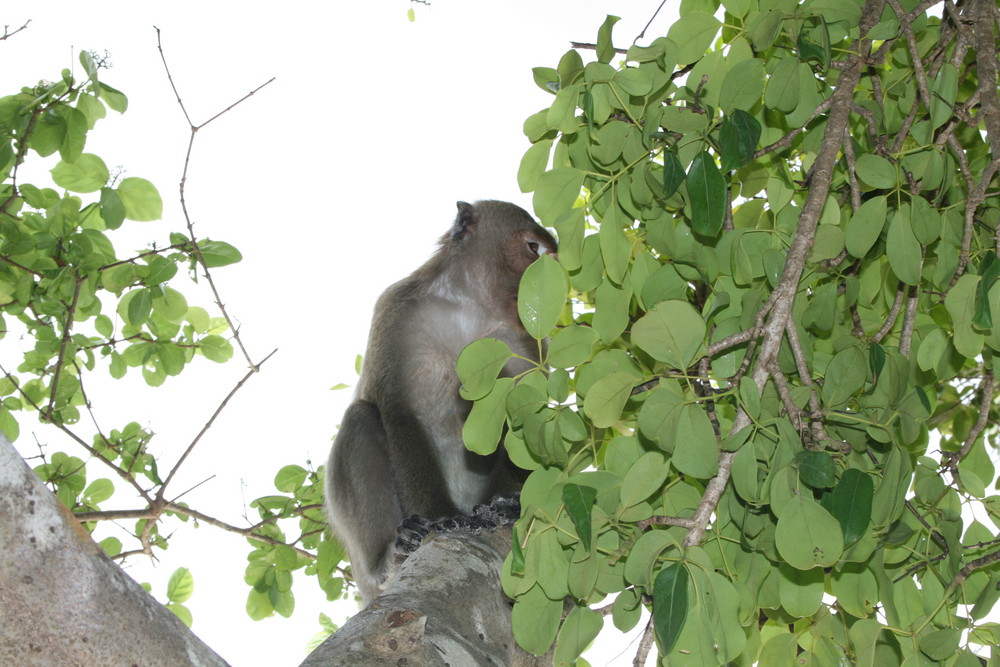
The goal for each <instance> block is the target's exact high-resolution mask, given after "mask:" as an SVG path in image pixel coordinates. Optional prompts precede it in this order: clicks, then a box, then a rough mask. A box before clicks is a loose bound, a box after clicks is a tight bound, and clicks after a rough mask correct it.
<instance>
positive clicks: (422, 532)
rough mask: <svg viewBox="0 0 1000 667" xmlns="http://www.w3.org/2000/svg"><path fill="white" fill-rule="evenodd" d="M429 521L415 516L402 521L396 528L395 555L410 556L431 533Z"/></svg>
mask: <svg viewBox="0 0 1000 667" xmlns="http://www.w3.org/2000/svg"><path fill="white" fill-rule="evenodd" d="M430 526H431V521H430V520H429V519H425V518H424V517H422V516H418V515H416V514H414V515H412V516H410V517H408V518H406V519H403V523H401V524H399V526H398V527H397V528H396V553H397V554H403V555H407V556H408V555H410V554H412V553H413V552H414V551H416V550H417V547H419V546H420V543H421V542H423V540H424V538H425V537H427V534H428V533H429V532H431V529H430Z"/></svg>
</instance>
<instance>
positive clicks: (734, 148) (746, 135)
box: [719, 109, 761, 171]
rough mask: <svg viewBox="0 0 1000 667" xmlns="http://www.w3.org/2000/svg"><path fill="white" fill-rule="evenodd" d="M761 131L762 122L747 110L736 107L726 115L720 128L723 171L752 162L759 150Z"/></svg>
mask: <svg viewBox="0 0 1000 667" xmlns="http://www.w3.org/2000/svg"><path fill="white" fill-rule="evenodd" d="M760 132H761V127H760V123H758V122H757V119H756V118H754V117H753V116H751V115H750V114H748V113H747V112H746V111H743V110H742V109H736V110H735V111H733V112H732V113H730V114H727V115H726V117H725V118H724V119H723V120H722V127H721V128H720V129H719V143H720V146H721V148H722V170H723V171H731V170H733V169H739V168H740V167H742V166H743V165H745V164H747V163H748V162H750V159H751V158H753V153H754V151H755V150H757V142H758V141H759V140H760Z"/></svg>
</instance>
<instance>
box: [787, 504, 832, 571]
mask: <svg viewBox="0 0 1000 667" xmlns="http://www.w3.org/2000/svg"><path fill="white" fill-rule="evenodd" d="M774 544H775V546H776V547H777V548H778V553H779V554H780V555H781V557H782V558H784V559H785V561H786V562H787V563H788V564H789V565H791V566H792V567H794V568H796V569H799V570H808V569H810V568H813V567H816V566H819V567H830V566H831V565H833V564H834V563H836V562H837V561H838V560H839V559H840V554H841V553H842V552H843V550H844V537H843V533H842V532H841V528H840V524H839V523H838V522H837V520H836V519H834V518H833V516H831V515H830V513H829V512H827V511H826V510H825V509H823V508H822V507H820V505H819V503H817V502H816V501H814V500H812V499H811V498H806V497H805V496H803V495H801V494H794V495H792V497H790V498H789V499H788V501H787V503H786V504H785V506H784V508H783V509H782V510H781V513H780V514H779V515H778V527H777V529H776V530H775V533H774Z"/></svg>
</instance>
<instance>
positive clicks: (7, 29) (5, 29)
mask: <svg viewBox="0 0 1000 667" xmlns="http://www.w3.org/2000/svg"><path fill="white" fill-rule="evenodd" d="M661 6H662V5H661ZM657 11H659V10H657ZM29 23H31V19H28V20H27V21H25V22H24V25H22V26H21V27H20V28H15V29H14V30H11V29H10V26H9V25H5V26H4V27H3V35H0V42H2V41H3V40H5V39H7V38H8V37H13V36H14V35H16V34H17V33H19V32H21V31H22V30H24V29H25V28H27V27H28V24H29Z"/></svg>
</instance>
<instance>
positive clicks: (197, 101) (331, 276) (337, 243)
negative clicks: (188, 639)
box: [0, 0, 676, 667]
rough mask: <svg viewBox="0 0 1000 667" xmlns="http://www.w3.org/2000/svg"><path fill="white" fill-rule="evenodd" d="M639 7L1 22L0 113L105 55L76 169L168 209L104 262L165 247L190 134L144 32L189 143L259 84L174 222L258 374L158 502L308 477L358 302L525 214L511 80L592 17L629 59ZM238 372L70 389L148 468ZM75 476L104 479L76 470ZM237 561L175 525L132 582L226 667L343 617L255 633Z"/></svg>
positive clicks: (238, 368) (175, 450)
mask: <svg viewBox="0 0 1000 667" xmlns="http://www.w3.org/2000/svg"><path fill="white" fill-rule="evenodd" d="M667 4H674V3H672V2H668V3H667ZM658 5H659V0H641V1H640V0H633V1H624V0H618V1H615V0H607V1H604V2H593V1H580V0H546V1H544V2H540V1H538V0H530V1H529V0H517V1H511V2H501V1H494V2H489V3H486V2H472V1H469V0H465V1H456V0H433V5H432V6H431V7H426V6H423V5H419V4H414V5H413V8H414V10H415V13H416V21H415V22H414V23H410V22H408V21H407V16H406V14H407V10H408V9H409V8H410V6H411V5H410V3H409V2H407V1H406V0H380V1H377V2H353V3H316V2H303V1H301V0H289V1H286V2H256V1H244V2H219V1H215V2H205V1H201V2H191V1H189V0H180V1H178V0H175V1H172V2H142V3H139V2H133V1H129V2H125V1H120V0H104V1H102V2H100V3H96V4H95V3H84V2H67V1H63V0H58V1H55V0H48V1H47V2H45V3H34V4H22V5H18V6H12V7H8V9H7V11H6V13H5V15H4V17H3V23H5V24H7V25H8V26H9V29H14V28H16V27H18V26H20V25H21V24H23V23H24V22H25V21H26V20H28V19H31V24H30V26H29V27H28V29H27V30H25V31H23V32H21V33H19V34H17V35H16V36H14V37H12V38H10V39H9V40H7V41H6V42H3V43H0V95H5V94H11V93H13V92H16V91H17V90H18V89H19V88H20V87H21V86H24V85H33V84H35V83H36V82H37V81H38V80H40V79H49V80H54V79H57V78H58V77H59V76H60V72H61V70H62V69H63V68H70V69H72V70H73V71H75V72H76V73H77V74H78V75H79V73H80V71H81V68H80V66H79V64H78V62H79V61H78V59H77V54H78V53H79V51H80V50H95V51H97V52H98V53H102V54H103V53H104V52H105V51H108V52H109V54H110V61H111V63H112V65H113V67H112V68H111V69H110V70H108V71H106V72H103V73H102V78H103V80H105V81H107V82H108V83H110V84H111V85H113V86H115V87H116V88H119V89H120V90H122V91H123V92H125V93H126V94H127V95H128V96H129V110H128V112H127V113H126V114H125V115H124V116H118V115H117V114H115V113H113V112H109V117H108V118H107V119H106V120H104V121H102V122H101V123H100V124H99V125H98V126H97V130H96V131H95V133H93V135H92V138H91V140H90V142H89V143H88V147H87V150H88V151H89V152H94V153H97V154H98V155H100V156H101V157H102V158H104V160H105V161H106V162H107V164H108V165H109V167H111V168H112V169H114V168H115V167H118V166H120V167H121V168H122V169H123V170H124V174H123V175H125V176H142V177H144V178H147V179H149V180H151V181H153V182H154V183H155V184H156V185H157V186H158V187H159V189H160V192H161V193H162V195H163V197H164V200H165V215H164V218H165V220H164V222H163V223H142V224H139V223H129V224H130V225H132V226H133V227H136V226H137V227H139V229H138V230H133V232H131V233H125V234H124V236H125V238H126V239H127V241H125V242H120V243H118V247H119V251H120V253H124V252H125V251H126V250H127V249H129V248H141V247H143V246H144V245H145V244H146V243H147V242H148V241H152V240H158V241H160V242H161V243H162V242H163V241H164V240H165V239H166V235H167V233H168V231H169V230H175V229H176V230H180V229H182V227H183V220H182V218H181V215H180V209H179V206H178V203H177V183H178V180H179V177H180V173H181V169H182V166H183V157H184V153H185V151H186V148H187V141H188V137H189V130H188V128H187V126H186V123H185V121H184V118H183V116H182V115H181V112H180V109H179V108H178V107H177V104H176V101H175V99H174V97H173V94H172V92H171V90H170V87H169V84H168V82H167V79H166V77H165V75H164V71H163V66H162V63H161V62H160V56H159V53H158V51H157V49H156V32H155V30H154V27H153V26H157V27H159V28H160V30H161V32H162V40H163V45H164V49H165V51H166V56H167V59H168V63H169V65H170V68H171V71H172V74H173V77H174V81H175V83H176V84H177V86H178V88H179V91H180V94H181V96H182V97H183V99H184V102H185V104H186V105H187V108H188V111H189V112H190V113H191V115H192V117H193V120H194V122H195V123H200V122H203V121H204V120H206V119H208V118H210V117H211V116H213V115H214V114H216V113H217V112H219V111H221V110H222V109H224V108H225V107H227V106H228V105H229V104H231V103H232V102H234V101H235V100H237V99H239V98H240V97H242V96H243V95H244V94H246V93H247V92H249V91H250V90H253V89H254V88H256V87H257V86H259V85H260V84H262V83H264V82H265V81H267V80H269V79H270V78H272V77H275V81H274V82H273V83H272V84H270V85H268V86H267V87H265V88H264V89H263V90H261V91H260V92H259V93H258V94H257V95H255V96H254V97H253V98H252V99H250V100H248V101H247V102H245V103H244V104H242V105H241V106H239V107H238V108H237V109H235V110H234V111H233V112H231V113H230V114H228V115H226V116H223V117H222V118H220V119H219V120H217V121H215V122H214V123H212V124H210V125H209V126H207V127H206V128H204V129H203V130H202V131H200V132H199V133H198V136H197V139H196V144H195V150H194V154H193V158H192V159H193V161H192V165H191V171H190V174H189V182H188V207H189V210H190V211H191V212H192V216H193V218H194V219H195V221H196V225H197V233H198V234H199V235H200V236H201V237H203V238H204V237H211V238H217V239H221V240H226V241H228V242H230V243H232V244H234V245H236V246H237V247H238V248H239V249H240V250H241V251H242V253H243V255H244V261H243V262H242V263H241V264H239V265H236V266H234V267H227V268H225V269H219V270H216V271H215V272H214V275H215V279H216V281H217V283H218V285H219V288H220V290H221V292H222V295H223V299H224V301H225V303H226V304H227V307H228V308H229V310H230V313H231V314H232V315H233V316H234V318H235V319H236V320H237V322H238V323H239V324H240V326H241V334H242V336H243V338H244V341H245V342H246V344H247V345H248V347H249V348H250V352H251V354H252V356H253V357H254V359H255V360H257V359H260V358H262V357H264V356H265V355H267V354H268V353H269V352H270V351H271V350H272V349H274V348H278V353H277V355H275V356H274V357H273V358H272V359H271V360H270V361H268V362H267V364H265V365H264V366H263V367H262V371H261V373H260V374H259V375H258V376H257V377H255V378H253V379H252V380H251V381H250V382H249V383H248V384H247V385H246V387H245V388H244V389H243V390H242V391H241V392H240V393H239V394H238V395H237V396H236V398H235V400H234V401H233V402H232V404H231V405H230V407H228V408H227V410H226V411H225V413H224V414H223V415H222V417H221V418H220V420H219V421H218V422H217V424H216V426H215V427H214V428H213V429H212V430H211V431H210V432H209V435H208V436H207V437H206V438H205V439H204V440H203V441H202V442H201V443H200V444H199V446H198V448H197V449H196V450H195V452H194V454H193V455H192V457H191V458H190V459H189V460H188V461H187V463H186V465H185V467H184V468H183V473H182V474H181V475H180V476H179V478H178V480H177V481H176V482H175V490H181V489H184V488H187V487H188V486H194V485H196V484H198V483H199V482H202V481H204V480H205V479H206V478H209V477H211V476H213V475H214V477H213V478H212V479H211V480H210V481H208V482H207V483H205V484H202V485H201V486H199V487H198V488H197V489H196V490H195V491H193V492H192V493H191V494H189V495H188V496H185V500H186V501H188V502H189V503H190V504H191V505H192V506H194V507H197V508H199V509H201V510H203V511H205V512H207V513H209V514H214V515H216V516H218V517H219V518H221V519H224V520H227V521H230V522H233V523H241V522H242V521H243V518H242V517H243V514H244V511H245V507H246V504H247V503H249V501H250V500H252V499H253V498H256V497H258V496H261V495H265V494H268V493H271V492H273V486H272V480H273V476H274V473H275V472H276V471H277V470H278V469H279V468H280V467H281V466H283V465H286V464H289V463H299V464H301V463H304V461H305V460H306V459H307V458H309V459H311V460H312V461H313V463H314V465H319V464H320V463H322V462H323V461H324V459H325V457H326V454H327V451H328V449H329V445H330V438H331V436H332V435H333V434H334V432H335V429H336V425H337V423H338V422H339V420H340V415H341V413H342V412H343V409H344V408H345V407H346V404H347V402H348V401H349V399H350V391H349V390H345V391H341V392H330V391H329V389H330V387H331V386H333V385H335V384H337V383H341V382H343V383H347V384H353V382H354V379H355V373H354V361H355V356H356V355H357V354H359V353H361V352H363V350H364V342H365V338H366V336H367V331H368V322H369V318H370V314H371V309H372V305H373V304H374V301H375V298H376V297H377V295H378V293H379V292H381V290H382V289H384V288H385V287H386V286H387V285H389V284H390V283H392V282H393V281H395V280H397V279H399V278H401V277H403V276H405V275H406V274H408V273H409V272H410V271H412V270H413V269H414V268H416V267H417V266H419V265H420V264H421V263H422V262H423V261H424V260H425V259H426V258H427V257H428V256H429V254H430V253H431V252H432V250H433V247H434V243H435V242H436V239H437V238H438V237H439V236H440V235H441V234H442V233H443V232H444V231H445V230H446V229H447V228H448V226H449V224H450V222H451V220H452V219H453V217H454V214H455V201H456V200H460V199H461V200H468V201H472V200H475V199H485V198H496V199H506V200H510V201H514V202H516V203H519V204H521V205H522V206H524V207H525V208H528V209H529V210H530V203H531V199H530V195H524V194H522V193H520V192H519V191H518V188H517V183H516V172H517V166H518V162H519V160H520V158H521V155H522V154H523V153H524V151H525V150H526V149H527V148H528V146H529V144H528V141H527V139H525V138H524V135H523V134H522V132H521V126H522V123H523V121H524V119H525V118H526V117H527V116H529V115H530V114H532V113H534V112H535V111H538V110H539V109H541V108H543V107H546V106H548V104H549V103H550V99H551V98H550V96H549V95H548V94H546V93H545V92H542V91H541V90H539V89H538V88H537V87H536V86H535V85H534V83H533V82H532V78H531V67H533V66H549V67H555V66H556V64H557V62H558V60H559V57H560V56H561V55H562V54H563V53H564V52H565V51H566V50H567V49H568V48H569V42H570V41H571V40H577V41H591V42H592V41H594V40H595V39H596V34H597V29H598V27H599V26H600V24H601V22H602V21H603V20H604V17H605V15H606V14H616V15H618V16H621V17H622V21H621V22H620V23H619V24H618V25H617V26H616V29H615V35H616V43H617V44H618V45H620V46H628V45H629V44H631V42H632V40H633V39H634V38H635V36H636V35H638V33H639V32H640V31H641V30H642V27H643V26H644V25H645V23H646V22H647V21H648V20H649V18H650V17H651V16H652V15H653V13H654V11H655V10H656V7H657V6H658ZM29 7H30V9H27V8H29ZM664 11H665V12H668V13H667V14H663V15H661V16H660V17H659V18H658V19H657V21H656V22H655V23H654V25H653V28H651V30H650V32H649V33H648V35H649V36H650V37H655V36H657V35H662V34H665V33H666V30H667V27H668V26H669V23H670V21H671V20H672V18H671V15H673V16H675V15H676V9H674V8H669V7H668V8H665V10H664ZM42 173H43V174H44V172H42ZM37 184H38V185H41V183H37ZM126 226H128V225H126ZM120 236H121V235H120ZM175 286H177V287H178V289H181V290H182V291H183V292H184V293H185V294H187V295H189V302H190V303H192V304H194V303H199V304H200V305H204V306H209V305H210V303H209V301H210V300H209V297H208V295H204V294H203V295H201V296H198V292H196V291H195V290H194V289H192V287H191V286H190V285H189V284H188V283H185V282H183V281H177V282H176V283H175ZM7 353H9V348H8V351H7V352H5V353H4V354H7ZM4 361H5V365H10V366H16V363H17V362H16V360H8V359H7V358H5V359H4ZM245 370H246V365H245V363H244V362H242V361H240V360H234V361H233V362H231V363H230V364H227V365H225V366H217V365H215V364H212V363H210V362H207V361H206V360H204V359H197V360H196V361H195V364H194V367H193V368H190V369H189V370H187V371H185V373H184V374H183V375H182V376H181V377H178V378H171V379H169V380H168V382H167V384H166V385H165V386H164V387H162V388H160V389H158V390H155V391H154V390H144V389H143V387H142V380H141V377H140V376H139V375H138V374H137V373H135V372H132V373H130V374H129V375H128V376H126V379H125V380H123V381H120V382H110V381H109V382H102V383H100V384H99V385H98V384H97V382H96V381H94V382H93V383H92V385H91V386H92V388H91V391H90V393H91V397H92V399H93V400H94V402H95V404H96V407H97V416H98V419H100V420H101V422H102V427H104V428H114V427H120V426H122V425H123V424H124V421H125V420H129V419H134V420H137V421H140V422H141V423H142V424H143V425H144V426H148V427H150V428H152V429H153V430H154V431H156V433H157V436H156V438H155V439H154V441H153V449H154V451H155V452H156V453H157V454H158V456H161V457H162V458H161V460H160V466H161V470H163V469H164V467H166V466H168V465H169V462H170V461H172V460H175V459H176V457H177V456H178V455H179V453H180V452H181V451H183V449H184V447H185V446H186V445H187V443H188V442H189V441H190V440H191V438H192V437H193V436H194V434H195V433H196V432H197V431H198V429H199V428H201V425H202V424H203V423H204V422H205V420H206V419H207V418H208V417H209V415H210V414H211V412H212V410H214V408H215V406H216V405H217V404H218V403H219V401H220V400H221V399H222V398H223V397H224V396H225V394H226V393H228V392H229V390H230V389H231V388H232V386H233V385H234V384H235V382H236V381H237V380H238V379H239V378H240V377H241V376H242V375H243V373H244V372H245ZM98 375H102V376H103V373H99V374H98ZM89 433H90V430H89V425H87V426H86V427H81V435H83V436H84V437H89ZM36 436H37V437H38V438H39V439H40V440H42V441H45V442H48V443H50V444H51V445H52V446H53V447H57V446H63V445H62V442H61V441H60V440H59V438H58V436H55V435H52V434H50V433H47V432H45V431H41V430H39V429H38V428H37V426H36V425H35V424H33V423H32V422H31V420H30V418H28V417H24V418H22V429H21V437H20V439H19V441H18V443H17V445H18V447H19V448H20V449H21V451H22V452H25V453H34V451H35V445H34V437H36ZM65 448H66V450H67V451H70V452H71V453H74V454H79V452H77V451H73V450H72V449H71V448H70V447H68V446H66V447H65ZM90 474H91V477H92V478H95V477H97V476H107V475H108V473H105V472H103V471H102V470H101V469H100V468H99V467H98V466H97V465H96V464H95V465H92V466H91V467H90ZM247 550H248V548H247V545H246V543H245V541H244V540H242V539H239V538H237V537H235V536H233V535H229V534H225V533H221V532H219V531H217V530H216V529H213V528H211V527H208V526H203V527H201V528H200V529H198V530H197V531H194V530H192V529H190V528H189V527H188V526H185V527H184V528H183V529H182V530H181V531H180V533H179V534H178V535H177V537H176V538H175V539H174V540H173V541H172V542H171V547H170V550H169V551H168V552H166V553H163V554H161V555H160V562H159V563H158V564H156V565H155V566H153V565H150V564H149V563H148V562H141V561H139V560H136V561H134V562H133V563H132V564H131V565H130V568H131V569H132V570H133V572H134V573H135V576H136V577H137V578H138V579H139V580H140V581H148V582H150V583H152V585H153V592H154V594H155V595H157V596H158V597H159V598H160V599H164V592H165V589H166V580H167V578H168V577H169V575H170V574H171V573H172V572H173V571H174V569H175V568H177V567H179V566H187V567H189V568H191V570H192V572H193V574H194V577H195V594H194V597H193V598H192V599H191V601H190V604H189V607H190V608H191V609H192V611H193V613H194V630H195V632H196V633H197V634H198V635H199V636H201V637H202V638H203V639H204V640H205V641H206V642H207V643H208V644H209V645H210V646H212V647H213V648H214V649H215V650H216V651H218V652H219V653H220V654H221V655H222V656H223V657H224V658H225V659H227V660H228V661H229V662H231V663H232V664H233V665H239V666H241V667H244V666H246V667H255V666H258V665H260V666H264V665H268V666H270V665H278V666H282V665H297V664H298V663H299V662H300V661H301V659H302V658H303V656H304V654H305V644H306V642H307V641H308V639H309V638H310V637H311V636H312V635H313V634H314V633H315V632H316V631H317V630H318V627H319V626H318V624H317V622H316V618H317V614H318V613H319V612H320V611H325V612H327V613H328V614H330V615H331V616H333V617H334V618H335V620H337V621H340V620H342V619H343V616H344V614H345V613H346V612H345V611H344V610H343V609H336V608H334V607H333V606H332V605H330V604H329V603H327V602H326V601H325V600H323V599H322V596H321V595H320V592H319V589H318V587H316V585H315V582H314V581H311V580H306V579H305V577H304V576H301V575H299V576H298V577H297V581H296V587H295V589H294V590H295V593H296V602H297V608H296V612H295V614H294V615H293V617H292V618H291V619H289V620H286V619H282V618H275V619H269V620H266V621H263V622H261V623H257V624H255V623H253V622H252V621H250V620H249V619H248V618H247V617H246V615H245V614H244V612H243V604H244V601H245V599H246V594H247V590H248V589H247V586H246V584H244V583H243V569H244V566H245V562H246V561H245V555H246V553H247ZM624 648H625V646H619V647H616V648H615V649H614V650H613V651H612V655H613V654H615V653H617V652H619V651H620V650H622V649H624ZM633 652H634V651H629V654H631V653H633ZM593 660H594V664H605V663H606V660H605V659H603V658H601V659H593ZM621 664H630V659H629V658H626V659H623V660H622V661H621Z"/></svg>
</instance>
